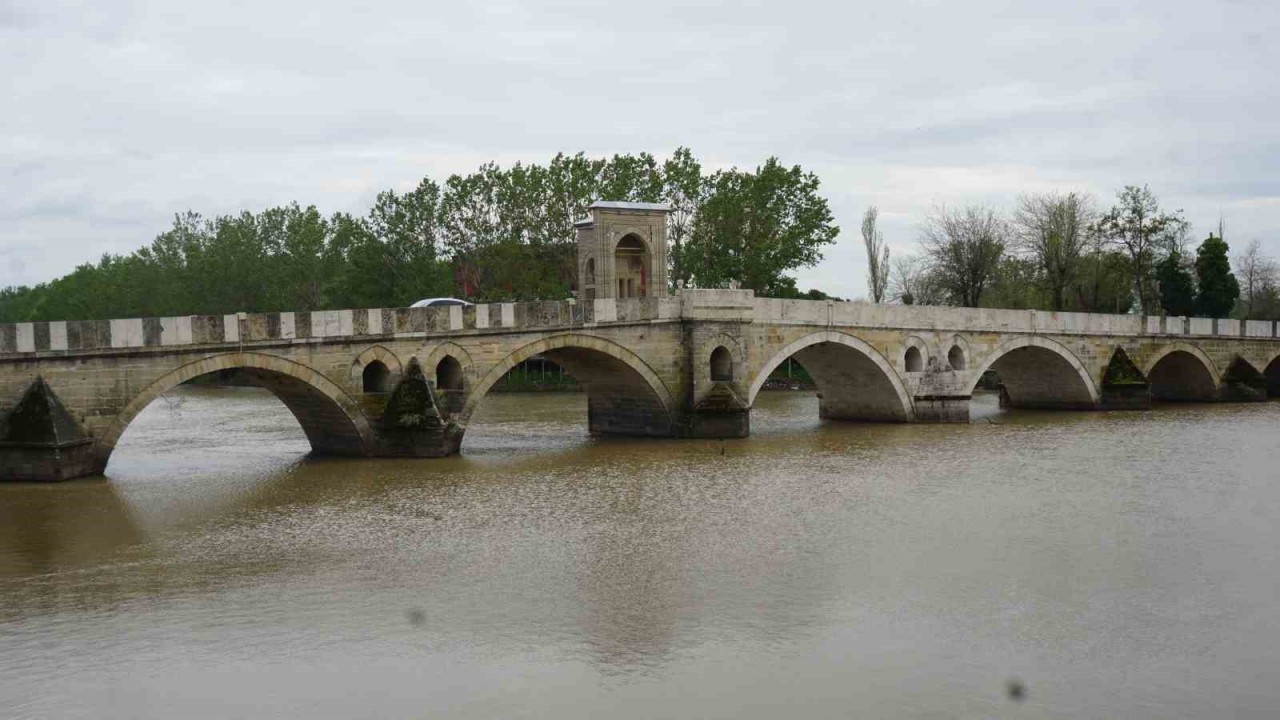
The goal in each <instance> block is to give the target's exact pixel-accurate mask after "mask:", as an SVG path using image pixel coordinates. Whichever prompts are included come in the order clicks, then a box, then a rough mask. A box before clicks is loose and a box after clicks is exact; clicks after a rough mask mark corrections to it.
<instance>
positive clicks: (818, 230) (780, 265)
mask: <svg viewBox="0 0 1280 720" xmlns="http://www.w3.org/2000/svg"><path fill="white" fill-rule="evenodd" d="M839 233H840V230H839V228H837V227H836V225H835V223H834V220H833V218H832V215H831V209H830V208H829V207H828V206H827V201H826V199H824V198H823V197H822V196H821V195H819V194H818V178H817V176H816V175H814V174H813V173H806V172H804V171H803V170H801V169H800V166H798V165H796V166H793V167H790V168H787V167H784V166H783V165H782V164H781V163H779V162H778V160H777V158H769V159H768V160H767V161H766V162H765V164H764V165H761V166H760V167H758V168H756V170H755V172H745V171H741V170H736V169H734V170H725V171H721V172H718V173H716V174H715V175H714V176H712V178H711V180H710V182H709V183H708V197H707V199H706V201H705V202H703V204H702V207H701V208H700V209H699V211H698V213H697V215H696V217H695V218H694V224H693V233H692V236H691V237H690V240H689V243H688V245H687V247H686V248H685V249H684V251H683V258H682V263H683V269H682V272H687V273H688V275H689V276H690V277H691V278H692V279H693V280H694V282H696V283H697V284H698V285H699V286H702V287H721V286H725V285H728V284H730V283H733V282H735V281H736V282H739V283H741V286H742V287H743V288H747V289H751V290H755V291H756V293H757V294H759V295H772V294H774V293H775V292H777V291H778V290H779V289H781V288H784V287H787V286H788V285H790V286H792V287H793V286H794V283H795V281H794V280H793V279H790V278H788V277H787V276H786V272H787V271H789V270H793V269H795V268H799V267H808V266H811V265H815V264H817V262H818V261H819V260H821V259H822V246H823V245H827V244H829V243H831V242H834V241H835V238H836V235H838V234H839Z"/></svg>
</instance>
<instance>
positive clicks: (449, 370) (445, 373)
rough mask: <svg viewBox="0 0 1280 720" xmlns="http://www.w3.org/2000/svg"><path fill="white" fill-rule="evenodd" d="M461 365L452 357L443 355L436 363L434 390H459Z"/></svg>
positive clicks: (461, 382)
mask: <svg viewBox="0 0 1280 720" xmlns="http://www.w3.org/2000/svg"><path fill="white" fill-rule="evenodd" d="M462 385H463V380H462V363H460V362H458V359H457V358H455V357H454V356H452V355H445V356H444V357H443V358H441V359H440V362H438V363H436V390H461V389H462Z"/></svg>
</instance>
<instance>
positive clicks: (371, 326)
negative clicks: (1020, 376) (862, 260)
mask: <svg viewBox="0 0 1280 720" xmlns="http://www.w3.org/2000/svg"><path fill="white" fill-rule="evenodd" d="M680 320H701V321H728V322H761V323H779V324H801V325H824V326H841V327H868V328H892V329H899V330H903V331H906V332H910V331H912V330H920V331H948V332H1005V333H1044V334H1075V335H1126V336H1133V335H1190V336H1213V337H1237V338H1238V337H1243V338H1275V337H1277V324H1276V323H1274V322H1271V321H1258V320H1249V321H1246V322H1241V321H1239V320H1229V319H1213V318H1186V317H1160V316H1142V315H1102V314H1093V313H1065V312H1061V313H1060V312H1043V311H1036V310H1000V309H987V308H954V307H928V306H919V305H877V304H873V303H866V302H831V301H826V300H778V299H773V298H757V297H755V296H754V295H753V293H752V292H751V291H749V290H682V291H677V293H676V294H675V295H674V296H672V297H668V298H640V299H623V300H615V299H603V300H594V301H591V302H577V301H574V300H559V301H548V302H525V303H491V304H485V305H473V306H469V307H461V306H452V307H434V308H375V309H364V310H316V311H310V312H272V313H235V314H231V315H187V316H180V317H161V318H132V319H123V320H66V321H51V322H29V323H16V324H15V323H10V324H0V356H7V357H12V356H18V357H21V356H29V355H32V354H37V353H50V354H74V353H80V352H94V351H113V350H115V351H119V350H129V349H132V348H164V347H180V346H203V345H220V344H221V345H225V344H237V345H240V344H245V343H269V342H273V341H276V342H278V341H288V342H325V341H332V340H345V339H353V338H359V337H368V338H370V339H371V340H372V339H376V338H385V337H416V336H427V335H436V334H439V335H448V334H452V333H460V332H522V331H539V330H552V329H563V328H573V327H592V326H597V325H602V324H615V323H618V324H621V323H636V322H676V321H680Z"/></svg>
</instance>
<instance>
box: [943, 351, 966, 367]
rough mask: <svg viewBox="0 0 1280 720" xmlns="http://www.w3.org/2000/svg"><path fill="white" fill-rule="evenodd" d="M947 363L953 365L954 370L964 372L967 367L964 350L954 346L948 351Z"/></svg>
mask: <svg viewBox="0 0 1280 720" xmlns="http://www.w3.org/2000/svg"><path fill="white" fill-rule="evenodd" d="M947 363H948V364H950V365H951V369H952V370H963V369H964V366H965V360H964V348H962V347H960V346H959V345H952V346H951V349H950V350H948V351H947Z"/></svg>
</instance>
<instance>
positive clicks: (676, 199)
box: [0, 148, 839, 322]
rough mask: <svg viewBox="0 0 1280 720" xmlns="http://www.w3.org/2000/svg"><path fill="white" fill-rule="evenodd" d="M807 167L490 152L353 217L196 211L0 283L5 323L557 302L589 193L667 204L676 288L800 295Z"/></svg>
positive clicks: (290, 209)
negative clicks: (128, 248)
mask: <svg viewBox="0 0 1280 720" xmlns="http://www.w3.org/2000/svg"><path fill="white" fill-rule="evenodd" d="M819 190H820V186H819V181H818V178H817V176H816V175H814V174H813V173H811V172H806V171H805V170H803V169H802V168H801V167H800V166H798V165H795V166H786V165H784V164H783V163H781V162H780V161H779V160H778V159H777V158H772V157H771V158H768V159H767V160H766V161H765V162H764V163H762V164H761V165H759V166H758V167H756V168H755V169H754V170H742V169H738V168H730V169H727V170H719V171H714V172H710V171H707V170H704V168H703V167H702V163H701V162H700V161H699V160H698V159H697V158H696V157H695V156H694V155H693V153H692V152H691V151H690V150H689V149H688V148H679V149H677V150H676V151H675V152H674V153H673V154H672V155H671V156H670V157H669V158H667V159H666V160H664V161H659V160H658V159H657V158H655V157H654V156H653V155H650V154H648V153H640V154H637V155H614V156H613V157H610V158H593V157H588V156H586V155H585V154H583V153H577V154H576V155H566V154H563V153H561V154H558V155H556V156H555V157H553V158H552V159H551V160H550V162H548V163H546V164H536V163H535V164H527V165H526V164H522V163H516V164H514V165H512V166H510V167H501V166H498V165H496V164H494V163H486V164H484V165H482V166H480V167H479V168H478V169H477V170H476V171H474V172H472V173H469V174H465V175H461V174H455V175H452V176H450V177H448V178H446V179H445V181H444V182H443V183H438V182H436V181H435V180H433V179H432V178H430V177H427V178H423V180H422V181H421V182H420V183H419V184H418V186H417V187H416V188H414V189H413V190H411V191H408V192H401V193H398V192H396V191H394V190H387V191H384V192H382V193H380V194H378V196H377V197H376V199H375V200H374V202H373V206H372V207H371V208H370V209H369V211H368V212H367V213H366V214H364V215H355V214H351V213H341V212H340V213H334V214H332V215H328V216H326V215H323V214H322V213H321V212H320V211H319V210H318V209H317V208H316V207H315V206H314V205H309V206H306V207H303V206H302V205H300V204H298V203H296V202H295V203H291V204H289V205H286V206H284V207H275V208H268V209H266V210H263V211H261V212H257V213H254V212H242V213H240V214H238V215H224V216H218V217H214V218H205V217H202V216H201V215H199V214H197V213H195V212H191V211H188V212H186V213H182V214H179V215H177V216H176V217H175V218H174V222H173V226H172V227H171V228H169V229H168V230H166V231H164V232H162V233H160V234H159V235H157V236H156V238H155V240H154V241H152V242H151V244H150V245H147V246H145V247H142V248H140V249H138V250H136V251H134V252H132V253H129V254H127V255H111V254H106V255H103V256H102V258H101V259H100V260H99V261H98V262H97V263H86V264H83V265H80V266H79V267H77V268H76V269H75V270H74V271H73V272H71V273H69V274H67V275H65V276H62V277H59V278H57V279H55V280H52V281H50V282H47V283H41V284H38V285H35V286H31V287H27V286H22V287H9V288H5V289H4V290H0V322H23V321H33V320H68V319H94V318H110V317H141V316H168V315H187V314H221V313H230V312H236V311H248V312H265V311H277V310H313V309H316V310H319V309H334V308H352V307H403V306H405V305H408V304H410V303H412V302H414V301H415V300H418V299H421V298H424V297H435V296H457V297H463V298H465V299H468V300H472V301H478V302H490V301H522V300H536V299H562V298H565V297H569V296H570V294H571V292H572V291H573V290H574V289H575V283H576V280H577V272H576V262H577V260H576V258H577V250H576V244H575V240H576V236H575V231H574V226H573V224H574V222H575V221H577V220H579V219H581V218H583V217H585V216H586V215H587V214H588V210H587V208H588V207H589V206H590V205H591V203H592V202H594V201H596V200H626V201H636V202H662V203H666V204H668V205H669V206H670V207H671V209H672V212H671V213H670V216H669V218H668V243H669V249H668V259H669V262H670V264H671V267H670V273H669V277H670V279H671V282H672V284H673V285H680V286H691V285H697V286H702V287H722V286H726V285H728V284H730V283H734V284H739V285H740V286H741V287H744V288H750V289H753V290H755V291H756V292H757V293H758V294H760V295H769V296H775V297H801V296H807V297H826V296H825V295H823V294H822V293H820V292H817V291H810V293H809V294H808V295H802V294H801V293H800V291H799V290H798V289H797V287H796V283H795V279H794V278H793V277H792V276H791V275H790V274H789V273H790V272H792V271H794V270H795V269H798V268H801V267H807V266H811V265H814V264H816V263H817V262H818V261H819V260H821V258H822V250H823V248H824V247H825V246H826V245H829V244H830V243H832V242H834V240H835V237H836V236H837V235H838V234H839V228H837V227H836V225H835V223H834V220H833V217H832V214H831V210H830V208H829V207H828V204H827V201H826V199H825V198H824V197H822V195H821V194H820V192H819Z"/></svg>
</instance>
